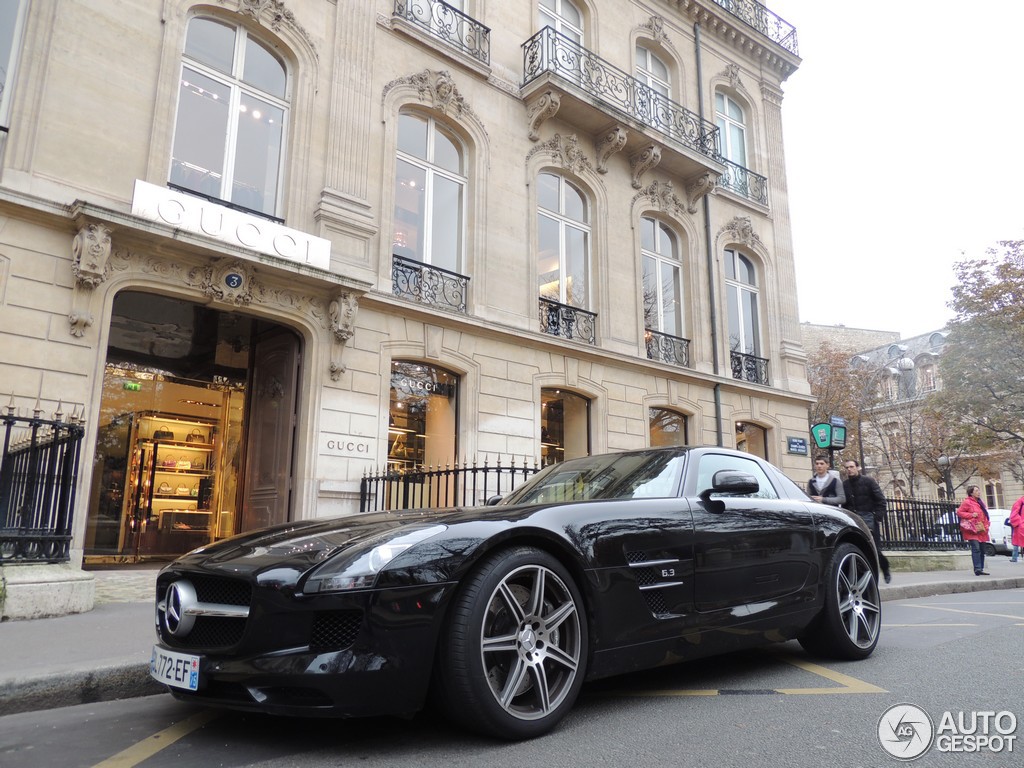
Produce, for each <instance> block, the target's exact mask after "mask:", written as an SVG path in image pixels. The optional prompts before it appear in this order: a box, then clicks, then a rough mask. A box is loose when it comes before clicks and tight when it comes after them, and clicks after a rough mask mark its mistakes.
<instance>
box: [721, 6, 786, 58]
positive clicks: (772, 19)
mask: <svg viewBox="0 0 1024 768" xmlns="http://www.w3.org/2000/svg"><path fill="white" fill-rule="evenodd" d="M712 2H713V3H715V4H716V5H719V6H721V7H722V8H725V10H727V11H728V12H729V13H731V14H732V15H733V16H735V17H737V18H738V19H740V20H741V21H743V22H745V23H746V24H747V25H748V26H751V27H753V28H754V29H756V30H757V31H758V32H760V33H761V34H762V35H764V36H765V37H767V38H768V39H769V40H771V41H772V42H774V43H778V44H779V45H780V46H782V47H783V48H785V49H786V50H787V51H789V52H790V53H792V54H793V55H794V56H799V55H800V51H798V50H797V45H796V28H795V27H794V26H793V25H792V24H790V23H789V22H788V21H786V20H785V19H783V18H782V17H781V16H779V15H777V14H775V13H772V12H771V11H769V10H768V9H767V8H765V7H764V6H763V5H761V4H760V3H758V2H755V0H712Z"/></svg>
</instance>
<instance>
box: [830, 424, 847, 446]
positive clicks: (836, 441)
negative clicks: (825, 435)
mask: <svg viewBox="0 0 1024 768" xmlns="http://www.w3.org/2000/svg"><path fill="white" fill-rule="evenodd" d="M845 447H846V427H836V426H833V427H832V445H830V446H829V448H836V449H839V448H845Z"/></svg>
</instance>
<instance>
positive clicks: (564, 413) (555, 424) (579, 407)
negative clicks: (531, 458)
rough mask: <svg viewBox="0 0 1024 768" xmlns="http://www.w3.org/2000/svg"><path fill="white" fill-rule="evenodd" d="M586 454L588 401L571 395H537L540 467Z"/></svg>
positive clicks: (544, 392)
mask: <svg viewBox="0 0 1024 768" xmlns="http://www.w3.org/2000/svg"><path fill="white" fill-rule="evenodd" d="M589 455H590V401H589V400H587V398H585V397H582V396H580V395H577V394H576V393H575V392H566V391H564V390H560V389H542V390H541V392H540V457H541V464H543V465H544V466H547V465H548V464H556V463H557V462H560V461H565V460H566V459H577V458H579V457H580V456H589Z"/></svg>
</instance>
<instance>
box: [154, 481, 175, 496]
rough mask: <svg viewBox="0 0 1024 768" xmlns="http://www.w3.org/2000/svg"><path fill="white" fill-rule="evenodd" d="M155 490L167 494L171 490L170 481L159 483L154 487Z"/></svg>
mask: <svg viewBox="0 0 1024 768" xmlns="http://www.w3.org/2000/svg"><path fill="white" fill-rule="evenodd" d="M156 492H157V493H160V494H168V493H170V492H171V484H170V483H160V485H159V486H158V487H157V489H156Z"/></svg>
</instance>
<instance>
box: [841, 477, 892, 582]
mask: <svg viewBox="0 0 1024 768" xmlns="http://www.w3.org/2000/svg"><path fill="white" fill-rule="evenodd" d="M843 469H845V470H846V480H845V481H843V490H844V491H845V492H846V508H847V509H848V510H850V511H851V512H856V513H857V514H858V515H860V516H861V517H862V518H864V522H865V523H866V524H867V526H868V530H869V531H871V538H873V539H874V540H875V548H876V549H877V550H878V564H879V565H880V566H881V568H882V577H883V578H884V579H885V583H886V584H888V583H889V582H890V581H892V574H891V573H889V559H888V558H887V557H886V556H885V555H883V554H882V536H881V534H880V533H879V530H878V526H879V524H880V523H881V522H882V518H883V517H885V496H884V495H883V494H882V489H881V488H879V487H878V482H877V481H876V480H875V479H874V478H872V477H868V476H867V475H862V474H861V472H860V462H858V461H857V460H856V459H847V460H846V461H844V462H843Z"/></svg>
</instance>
